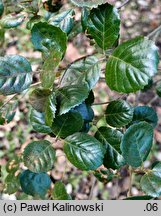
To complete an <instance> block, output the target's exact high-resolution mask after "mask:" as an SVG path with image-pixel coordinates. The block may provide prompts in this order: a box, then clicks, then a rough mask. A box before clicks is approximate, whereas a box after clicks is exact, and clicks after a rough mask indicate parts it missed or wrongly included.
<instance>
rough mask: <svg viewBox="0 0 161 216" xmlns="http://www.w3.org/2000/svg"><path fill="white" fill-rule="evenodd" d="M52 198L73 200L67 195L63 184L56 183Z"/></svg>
mask: <svg viewBox="0 0 161 216" xmlns="http://www.w3.org/2000/svg"><path fill="white" fill-rule="evenodd" d="M51 196H52V199H53V200H71V196H70V195H69V194H68V193H67V191H66V188H65V185H64V184H63V183H62V182H56V183H55V185H54V189H53V191H52V194H51Z"/></svg>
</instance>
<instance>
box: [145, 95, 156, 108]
mask: <svg viewBox="0 0 161 216" xmlns="http://www.w3.org/2000/svg"><path fill="white" fill-rule="evenodd" d="M157 99H158V95H155V97H154V98H152V99H151V100H150V101H149V102H148V103H147V105H149V106H150V105H151V104H152V103H153V102H154V101H156V100H157Z"/></svg>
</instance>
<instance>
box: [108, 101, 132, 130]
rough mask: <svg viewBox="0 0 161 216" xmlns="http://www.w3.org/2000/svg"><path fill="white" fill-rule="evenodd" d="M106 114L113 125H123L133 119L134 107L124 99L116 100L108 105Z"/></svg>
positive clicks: (109, 122)
mask: <svg viewBox="0 0 161 216" xmlns="http://www.w3.org/2000/svg"><path fill="white" fill-rule="evenodd" d="M105 116H106V122H107V123H108V124H109V125H111V126H112V127H117V128H119V127H123V126H125V125H127V124H128V123H129V122H131V121H132V118H133V108H132V107H131V106H130V105H129V104H128V103H127V102H126V101H124V100H115V101H112V102H110V103H109V105H108V106H107V109H106V112H105Z"/></svg>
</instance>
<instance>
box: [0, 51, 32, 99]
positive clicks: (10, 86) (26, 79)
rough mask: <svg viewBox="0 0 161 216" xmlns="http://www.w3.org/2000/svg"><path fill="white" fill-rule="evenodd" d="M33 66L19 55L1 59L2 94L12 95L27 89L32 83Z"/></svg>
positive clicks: (0, 85) (0, 91)
mask: <svg viewBox="0 0 161 216" xmlns="http://www.w3.org/2000/svg"><path fill="white" fill-rule="evenodd" d="M31 71H32V69H31V65H30V63H29V62H28V61H27V59H26V58H24V57H22V56H19V55H8V56H5V57H0V94H3V95H11V94H15V93H20V92H22V91H23V90H25V89H27V88H28V87H29V86H30V84H31V83H32V76H31Z"/></svg>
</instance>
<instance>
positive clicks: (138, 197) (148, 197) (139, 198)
mask: <svg viewBox="0 0 161 216" xmlns="http://www.w3.org/2000/svg"><path fill="white" fill-rule="evenodd" d="M151 199H153V197H151V196H146V195H145V196H132V197H127V198H126V199H124V200H151Z"/></svg>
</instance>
